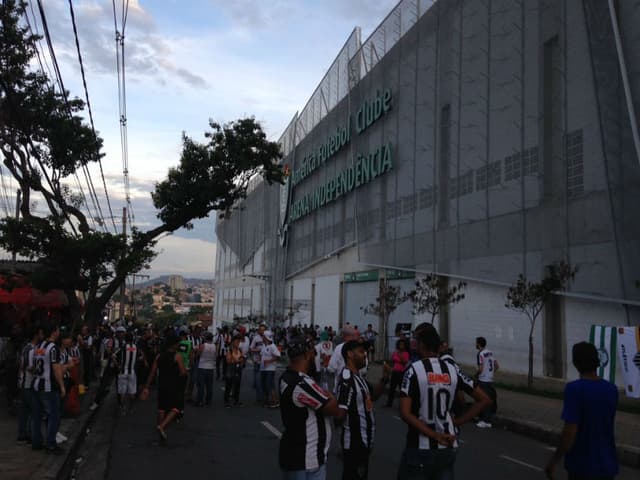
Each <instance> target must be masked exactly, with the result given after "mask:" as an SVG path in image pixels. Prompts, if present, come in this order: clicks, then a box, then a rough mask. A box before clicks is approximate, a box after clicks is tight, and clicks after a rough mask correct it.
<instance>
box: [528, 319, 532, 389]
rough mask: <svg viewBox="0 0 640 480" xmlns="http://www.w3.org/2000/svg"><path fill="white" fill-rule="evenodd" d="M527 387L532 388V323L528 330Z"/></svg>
mask: <svg viewBox="0 0 640 480" xmlns="http://www.w3.org/2000/svg"><path fill="white" fill-rule="evenodd" d="M527 388H533V324H532V325H531V331H530V332H529V372H528V374H527Z"/></svg>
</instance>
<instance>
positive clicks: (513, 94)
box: [218, 0, 640, 300]
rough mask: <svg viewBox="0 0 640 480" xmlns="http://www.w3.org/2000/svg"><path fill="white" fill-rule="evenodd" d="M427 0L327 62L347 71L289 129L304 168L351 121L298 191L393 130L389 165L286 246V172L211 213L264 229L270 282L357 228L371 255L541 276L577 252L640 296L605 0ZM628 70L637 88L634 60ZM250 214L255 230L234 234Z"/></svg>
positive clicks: (613, 289) (248, 245) (593, 275)
mask: <svg viewBox="0 0 640 480" xmlns="http://www.w3.org/2000/svg"><path fill="white" fill-rule="evenodd" d="M426 3H427V5H425V2H419V3H418V2H415V1H414V2H408V1H405V2H401V3H400V4H399V5H398V6H397V7H396V8H395V9H394V10H393V11H392V13H391V14H390V15H389V16H388V17H387V18H386V19H385V20H384V21H383V23H382V24H381V25H380V26H379V27H378V29H376V30H375V31H374V33H373V34H372V35H371V36H370V37H369V38H368V39H367V40H366V41H365V42H364V43H363V44H362V46H361V47H360V48H359V49H357V50H355V51H351V50H348V55H347V57H349V60H348V64H349V69H348V70H347V74H346V76H345V75H344V74H343V73H340V74H339V75H338V74H337V73H336V75H337V76H336V77H332V78H334V80H333V81H335V82H339V83H340V84H341V85H342V83H341V82H346V84H347V86H349V87H350V89H349V88H347V89H346V90H341V89H340V88H336V89H335V90H333V92H335V94H334V93H331V94H330V95H329V96H328V97H327V90H325V89H324V88H321V87H319V90H317V91H316V93H314V96H313V97H312V99H311V100H310V101H309V104H308V105H307V107H305V110H304V111H303V114H301V115H299V116H298V117H294V121H293V122H292V124H291V125H290V127H289V128H288V129H287V130H286V131H285V135H283V140H281V143H282V144H283V149H284V150H285V154H286V157H285V159H284V162H285V163H286V164H288V165H290V166H291V167H292V168H293V169H297V168H300V166H301V161H302V159H303V158H305V156H306V155H308V154H309V152H312V151H313V149H314V148H316V147H317V146H318V145H319V144H321V143H323V142H325V141H326V139H327V138H328V136H329V135H330V134H331V133H332V132H335V130H336V127H337V126H341V125H345V124H346V123H347V122H349V121H351V122H352V123H351V140H350V142H349V143H348V144H347V146H346V147H345V148H342V149H341V150H339V151H338V152H337V153H336V154H335V155H333V156H332V157H331V158H329V159H328V160H327V161H326V162H325V163H324V164H323V165H321V166H320V167H319V168H317V169H316V170H315V171H314V172H313V173H312V174H310V175H309V176H308V177H307V178H305V179H304V180H302V181H301V182H299V183H298V184H297V185H296V186H295V188H294V189H293V191H292V195H291V202H296V201H297V200H300V199H301V198H303V197H304V196H305V195H307V194H309V193H312V192H313V191H314V190H315V189H317V188H318V187H319V186H321V185H323V184H324V183H325V182H327V181H328V180H329V179H330V178H332V177H334V176H335V175H336V174H337V173H339V172H341V171H343V170H344V169H345V168H347V167H350V166H353V165H355V162H356V161H357V158H358V155H359V154H367V153H369V152H372V151H375V150H376V149H378V148H379V147H380V146H382V145H391V149H392V158H393V169H392V170H391V171H390V172H388V173H386V174H384V175H381V176H380V177H378V178H376V179H375V180H374V181H371V182H369V183H367V184H365V185H363V186H361V187H360V188H357V189H355V190H354V191H352V192H350V193H348V194H345V195H343V196H341V197H340V198H338V199H337V200H335V201H332V202H331V203H328V204H327V205H324V206H323V207H321V208H318V209H315V210H314V211H312V212H310V213H309V214H308V215H304V216H302V217H301V218H299V219H297V220H296V221H293V222H291V224H290V225H289V235H288V241H287V244H286V247H284V248H282V247H279V246H278V243H277V234H276V228H277V225H278V224H279V223H281V221H282V219H279V220H278V221H275V220H274V219H276V218H278V198H279V189H278V188H271V189H266V190H268V191H269V192H272V191H273V192H275V193H269V194H268V195H267V196H269V198H271V199H272V200H271V201H272V202H273V204H272V205H267V204H266V203H264V204H263V203H261V202H256V203H255V204H254V206H253V207H250V206H249V204H248V203H247V205H246V206H245V207H246V209H245V210H244V211H241V212H239V213H240V215H239V216H238V217H239V218H238V219H235V220H234V218H233V215H236V214H235V213H234V214H233V215H232V218H230V219H228V220H224V221H223V222H221V223H219V225H218V231H219V232H220V231H221V224H222V223H224V224H225V225H224V227H223V228H222V231H223V235H222V237H224V238H221V239H222V240H223V241H224V242H225V243H227V244H229V245H231V244H232V243H233V245H234V246H233V247H232V248H234V251H235V248H239V249H240V250H239V251H240V254H239V258H240V259H244V258H246V256H247V255H251V250H252V249H255V246H256V242H259V241H260V234H262V236H263V239H264V238H266V241H267V242H270V243H269V245H270V247H269V250H268V252H271V254H269V253H268V254H267V255H266V258H267V259H268V260H267V262H272V264H273V265H272V266H271V267H267V268H272V271H273V272H274V274H273V275H274V283H276V284H278V285H280V287H273V288H283V287H282V285H283V282H284V280H285V278H288V277H291V276H295V275H297V274H298V273H299V272H302V271H304V269H305V268H308V267H309V266H311V265H314V264H315V263H317V262H321V261H323V259H324V258H327V257H328V256H330V255H332V254H333V253H334V252H336V251H339V250H340V249H341V248H344V247H345V246H348V245H351V244H356V245H357V249H358V256H359V260H360V262H361V263H362V264H363V265H365V264H369V265H379V266H386V267H404V268H410V269H418V270H422V271H425V270H428V271H438V272H442V273H446V274H450V275H454V276H461V277H468V278H473V279H478V280H486V281H490V282H501V283H511V282H513V281H514V279H515V278H516V277H517V275H518V274H520V273H524V274H525V275H527V276H528V277H529V278H531V279H537V278H539V277H540V276H541V275H542V274H543V272H544V268H545V266H546V265H548V264H550V263H552V262H554V261H559V260H568V261H570V262H571V263H572V264H574V265H580V272H579V275H578V276H577V277H576V279H575V282H574V283H573V285H572V289H573V290H574V291H576V292H585V293H593V292H597V294H599V295H603V296H609V297H614V298H626V299H630V300H633V299H636V300H637V299H640V290H638V289H637V288H635V287H634V285H635V283H634V282H637V280H638V279H637V278H636V277H637V273H636V272H637V271H638V270H639V268H640V249H638V247H637V246H638V244H639V241H640V222H637V220H636V219H635V213H634V212H635V210H634V208H631V207H630V206H631V205H638V204H639V202H640V167H639V166H638V162H637V156H636V155H635V152H634V149H633V144H632V138H631V132H630V124H629V120H628V116H627V112H626V108H625V106H624V103H623V102H622V101H621V99H620V96H619V92H620V91H621V85H620V70H619V66H618V62H617V58H616V55H615V54H614V52H615V46H614V43H613V34H612V31H611V27H610V24H608V23H607V22H601V21H599V20H598V19H602V18H606V17H607V16H608V12H607V5H606V2H599V1H598V0H585V1H584V2H556V1H553V0H525V1H520V0H494V1H491V2H476V1H472V0H467V1H462V0H459V1H455V0H451V1H440V2H436V3H435V4H433V5H432V3H433V2H426ZM631 3H633V4H634V5H636V8H635V9H634V8H631V6H629V5H625V6H621V9H625V11H626V12H627V14H628V15H629V18H631V17H634V15H635V18H637V20H638V21H637V22H635V23H634V22H632V21H631V20H629V19H628V18H625V17H624V14H621V18H623V19H624V22H623V23H624V25H623V26H625V25H626V26H625V28H626V32H627V33H626V34H625V39H626V40H625V41H627V42H628V43H629V44H630V45H629V46H628V47H627V48H626V49H627V51H629V52H633V53H630V55H629V59H628V63H629V69H630V71H631V72H638V71H640V54H637V52H638V51H640V40H638V39H640V36H638V35H635V36H634V34H636V33H637V32H638V31H639V30H638V29H639V27H638V25H640V13H638V12H640V8H638V7H639V6H640V0H633V2H631ZM419 5H420V6H419ZM418 8H420V9H421V10H418ZM623 13H624V12H623ZM632 39H634V40H632ZM358 41H359V40H358ZM358 41H356V40H354V42H355V44H357V43H358ZM634 46H635V48H634ZM341 55H342V52H341ZM349 55H350V56H349ZM341 58H342V57H341ZM345 58H346V57H345ZM338 63H339V64H340V65H343V63H344V62H343V61H340V62H338ZM341 72H344V71H343V70H341ZM323 82H324V80H323ZM632 87H633V92H634V93H635V97H636V98H639V97H638V95H639V94H640V76H638V75H634V76H633V79H632ZM386 89H390V90H391V92H392V108H391V110H390V111H388V112H387V113H386V114H385V115H384V116H382V117H381V119H380V120H378V121H376V122H375V123H373V124H372V125H371V126H370V127H369V128H367V129H366V130H365V131H363V132H362V133H361V134H357V132H356V131H355V129H354V125H353V118H354V115H355V114H356V112H357V111H358V109H359V108H361V106H362V105H363V103H364V102H365V101H368V100H370V99H371V98H372V97H374V96H375V95H376V94H377V92H384V91H385V90H386ZM318 92H320V93H322V95H321V94H320V93H318ZM323 95H324V97H323ZM324 99H327V101H328V102H330V103H327V104H326V105H325V103H324ZM327 106H329V108H327ZM291 139H293V140H291ZM257 192H258V190H257V189H256V191H255V192H253V193H252V195H256V193H257ZM258 195H259V193H258ZM263 195H264V193H263ZM247 201H248V202H249V201H252V200H250V199H247ZM290 205H291V204H290ZM250 208H256V209H257V211H258V213H251V214H248V213H245V212H246V211H247V210H249V209H250ZM266 211H267V212H268V215H267V214H265V213H264V212H266ZM259 215H263V216H264V218H266V217H267V216H268V217H269V218H270V220H269V221H270V222H271V223H272V224H270V225H269V226H268V228H267V226H266V224H265V223H262V224H261V222H263V220H261V219H260V218H258V216H259ZM240 218H242V219H243V220H240ZM234 221H235V222H237V223H236V224H235V226H233V227H231V222H234ZM238 222H239V223H241V224H242V225H240V224H239V223H238ZM253 222H255V224H254V223H253ZM250 223H251V224H252V226H251V227H249V224H250ZM227 229H229V230H233V233H228V232H226V230H227ZM247 231H249V232H255V233H251V235H253V237H252V239H250V240H247V239H242V238H240V237H239V236H243V235H246V232H247ZM240 232H245V233H240ZM219 235H220V234H219ZM263 241H264V240H263ZM229 242H232V243H229ZM278 282H280V283H278ZM276 296H277V295H276ZM274 298H275V297H274Z"/></svg>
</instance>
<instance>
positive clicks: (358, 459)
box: [337, 340, 390, 480]
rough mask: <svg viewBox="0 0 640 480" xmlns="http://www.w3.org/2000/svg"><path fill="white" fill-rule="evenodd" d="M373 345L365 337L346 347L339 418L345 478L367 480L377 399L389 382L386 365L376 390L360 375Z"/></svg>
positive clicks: (339, 391)
mask: <svg viewBox="0 0 640 480" xmlns="http://www.w3.org/2000/svg"><path fill="white" fill-rule="evenodd" d="M368 347H369V345H368V344H367V343H366V342H364V341H362V340H349V341H348V342H346V343H344V345H343V346H342V356H343V358H344V361H345V368H344V369H343V370H342V372H341V373H340V378H339V379H338V396H337V398H338V408H339V409H340V415H338V418H341V419H344V420H345V421H344V424H343V427H342V435H341V437H340V443H341V446H342V452H343V457H342V458H343V471H342V479H343V480H366V478H367V477H368V474H369V456H370V454H371V448H372V447H373V439H374V435H375V429H376V423H375V417H374V414H373V402H374V401H376V400H377V399H378V398H379V397H380V396H381V395H382V394H383V393H384V390H385V386H386V385H387V384H388V383H389V371H390V368H389V367H388V366H387V365H385V369H384V371H383V375H382V377H381V379H380V382H379V383H378V385H376V387H375V389H374V388H373V387H372V386H371V385H370V384H369V383H368V382H367V380H366V379H364V378H363V377H362V376H361V375H360V369H361V368H363V367H364V366H365V363H366V360H367V350H368Z"/></svg>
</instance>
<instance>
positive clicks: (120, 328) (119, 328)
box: [116, 326, 127, 332]
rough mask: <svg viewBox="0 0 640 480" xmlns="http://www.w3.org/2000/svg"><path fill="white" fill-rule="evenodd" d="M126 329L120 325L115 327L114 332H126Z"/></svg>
mask: <svg viewBox="0 0 640 480" xmlns="http://www.w3.org/2000/svg"><path fill="white" fill-rule="evenodd" d="M126 331H127V329H126V328H124V327H122V326H120V327H118V328H116V332H126Z"/></svg>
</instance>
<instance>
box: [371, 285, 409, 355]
mask: <svg viewBox="0 0 640 480" xmlns="http://www.w3.org/2000/svg"><path fill="white" fill-rule="evenodd" d="M406 300H407V296H406V295H405V294H403V293H402V291H401V289H400V287H395V286H393V285H391V284H390V283H389V282H388V281H387V280H384V279H383V280H380V294H379V295H378V296H377V297H376V302H375V303H370V304H369V305H368V306H366V307H360V309H361V310H362V311H363V312H364V313H365V315H376V316H377V317H378V321H379V327H378V331H379V332H380V336H381V337H382V355H383V358H385V359H386V358H388V357H389V333H388V332H389V318H390V317H391V314H392V313H393V312H395V311H396V309H397V308H398V307H399V306H400V305H402V304H403V303H404V302H405V301H406Z"/></svg>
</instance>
